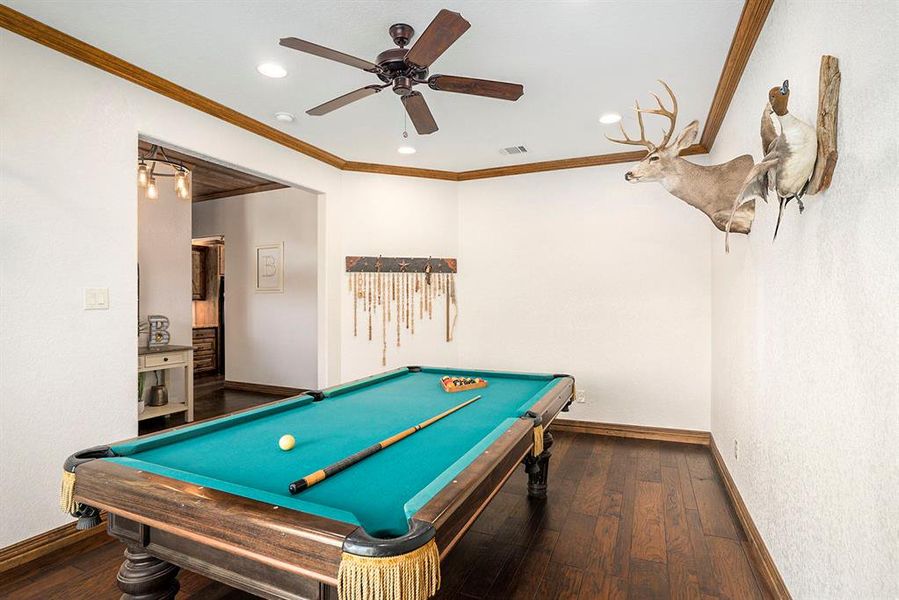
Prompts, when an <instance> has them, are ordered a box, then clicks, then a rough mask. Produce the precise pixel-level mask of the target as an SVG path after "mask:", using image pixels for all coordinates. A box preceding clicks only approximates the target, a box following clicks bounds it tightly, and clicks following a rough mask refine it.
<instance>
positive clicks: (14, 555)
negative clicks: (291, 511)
mask: <svg viewBox="0 0 899 600" xmlns="http://www.w3.org/2000/svg"><path fill="white" fill-rule="evenodd" d="M75 523H76V521H72V522H71V523H66V524H65V525H62V526H60V527H57V528H56V529H51V530H50V531H46V532H44V533H41V534H39V535H36V536H34V537H31V538H28V539H27V540H22V541H21V542H18V543H15V544H12V545H11V546H7V547H5V548H0V573H3V572H5V571H9V570H10V569H14V568H16V567H20V566H22V565H24V564H26V563H29V562H31V561H33V560H37V559H39V558H41V557H42V556H46V555H47V554H50V553H51V552H55V551H57V550H61V549H63V548H65V547H67V546H71V545H73V544H77V543H78V542H82V541H84V540H87V539H89V538H91V537H93V536H95V535H100V534H105V533H106V513H105V512H104V513H101V514H100V525H98V526H97V527H92V528H90V529H84V530H82V531H78V530H77V529H75Z"/></svg>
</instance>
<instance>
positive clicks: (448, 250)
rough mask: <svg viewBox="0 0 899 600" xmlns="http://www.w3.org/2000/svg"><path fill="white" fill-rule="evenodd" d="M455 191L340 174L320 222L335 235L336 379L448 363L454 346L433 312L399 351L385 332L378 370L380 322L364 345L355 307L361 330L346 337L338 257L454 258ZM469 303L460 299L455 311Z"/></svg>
mask: <svg viewBox="0 0 899 600" xmlns="http://www.w3.org/2000/svg"><path fill="white" fill-rule="evenodd" d="M457 187H458V184H456V183H453V182H449V181H435V180H428V179H418V178H414V177H384V176H382V175H368V174H364V173H350V172H345V173H342V175H341V190H340V197H339V199H338V200H336V201H333V202H332V201H330V200H329V202H328V221H329V224H330V225H331V228H330V231H331V232H332V234H333V235H334V237H335V240H334V242H333V244H332V250H331V253H330V255H329V262H331V264H332V265H333V266H332V267H331V268H332V269H335V272H334V273H335V274H336V275H337V276H338V277H339V280H340V285H339V290H338V292H337V293H339V294H340V300H339V302H338V301H335V302H336V304H335V306H339V307H340V315H341V340H340V358H341V361H340V362H341V374H340V379H341V380H342V381H350V380H352V379H356V378H358V377H362V376H365V375H370V374H372V373H378V372H381V371H384V370H386V369H392V368H394V367H398V366H404V365H417V364H424V365H435V366H449V367H453V366H456V363H457V360H458V343H457V342H449V343H448V342H447V341H446V333H445V329H444V321H443V319H442V318H439V317H438V316H437V315H434V319H433V320H432V321H427V320H426V321H425V322H420V321H419V322H417V323H416V326H415V335H414V336H413V335H410V334H409V332H407V331H405V330H404V331H403V333H402V336H401V337H402V339H401V345H400V347H399V348H397V347H396V345H395V339H396V338H395V332H394V334H393V335H390V334H389V333H388V347H387V366H382V364H381V349H382V346H381V345H382V339H383V338H382V336H381V323H380V321H378V322H377V323H374V324H373V334H372V335H373V339H372V340H371V341H369V340H368V331H367V326H368V321H367V319H363V316H364V315H365V312H364V311H363V310H361V309H360V311H359V319H360V323H364V327H363V326H360V327H359V335H358V336H357V337H353V299H352V295H351V294H350V293H349V291H348V289H347V280H346V275H345V274H344V271H345V268H344V265H345V263H344V257H346V256H375V255H378V254H382V255H384V256H443V257H456V256H458V255H459V228H458V217H459V208H458V201H457ZM461 268H462V269H464V268H465V267H464V265H463V266H462V267H461ZM475 301H476V299H475V298H467V297H460V298H459V302H460V303H461V305H462V308H461V310H462V311H463V312H464V311H465V310H466V309H465V306H466V304H467V303H469V302H475ZM394 323H396V321H394Z"/></svg>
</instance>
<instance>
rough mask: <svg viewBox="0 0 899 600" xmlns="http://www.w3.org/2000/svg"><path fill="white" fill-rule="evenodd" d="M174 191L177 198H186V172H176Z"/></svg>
mask: <svg viewBox="0 0 899 600" xmlns="http://www.w3.org/2000/svg"><path fill="white" fill-rule="evenodd" d="M175 191H176V192H178V197H179V198H187V172H186V171H180V170H179V171H178V174H177V175H175Z"/></svg>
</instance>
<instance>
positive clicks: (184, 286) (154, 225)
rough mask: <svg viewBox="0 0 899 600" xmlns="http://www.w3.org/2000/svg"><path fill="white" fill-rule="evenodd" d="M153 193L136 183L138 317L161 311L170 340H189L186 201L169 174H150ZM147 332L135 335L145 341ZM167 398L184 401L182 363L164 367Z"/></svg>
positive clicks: (147, 382) (187, 343) (150, 380)
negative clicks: (153, 177)
mask: <svg viewBox="0 0 899 600" xmlns="http://www.w3.org/2000/svg"><path fill="white" fill-rule="evenodd" d="M156 183H157V186H158V188H159V198H157V199H156V200H150V199H149V198H147V196H146V192H145V191H144V190H143V189H141V188H138V202H137V261H138V264H139V265H140V307H139V315H138V317H139V318H140V319H141V320H142V321H144V320H146V318H147V315H165V316H166V317H168V318H169V333H170V334H171V336H172V339H171V343H172V344H178V345H181V346H190V345H192V343H193V330H192V326H193V323H192V321H193V312H192V310H191V259H190V239H191V237H190V201H189V200H182V199H181V198H178V196H177V194H175V186H174V180H173V179H171V178H165V177H159V178H157V180H156ZM146 342H147V335H146V334H143V335H141V336H140V344H141V345H146ZM165 378H166V388H167V389H168V391H169V401H170V402H182V401H184V369H168V370H167V371H166V372H165ZM155 383H156V379H155V378H154V377H153V374H151V373H147V375H146V379H145V380H144V396H148V395H149V393H150V388H151V387H152V386H153V385H155Z"/></svg>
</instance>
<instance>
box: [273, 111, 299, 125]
mask: <svg viewBox="0 0 899 600" xmlns="http://www.w3.org/2000/svg"><path fill="white" fill-rule="evenodd" d="M275 119H277V120H278V121H281V122H282V123H293V122H294V121H296V120H297V118H296V117H295V116H293V115H292V114H290V113H289V112H276V113H275Z"/></svg>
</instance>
